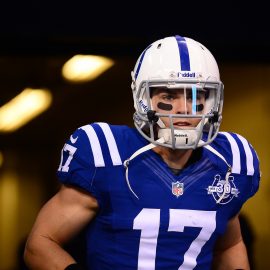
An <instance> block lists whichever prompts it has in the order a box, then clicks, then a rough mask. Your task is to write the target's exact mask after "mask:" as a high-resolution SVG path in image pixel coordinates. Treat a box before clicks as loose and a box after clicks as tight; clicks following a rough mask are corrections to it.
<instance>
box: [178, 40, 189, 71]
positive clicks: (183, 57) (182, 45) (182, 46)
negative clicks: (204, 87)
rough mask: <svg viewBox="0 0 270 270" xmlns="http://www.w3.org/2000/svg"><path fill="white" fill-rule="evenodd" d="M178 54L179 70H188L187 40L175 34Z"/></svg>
mask: <svg viewBox="0 0 270 270" xmlns="http://www.w3.org/2000/svg"><path fill="white" fill-rule="evenodd" d="M175 38H176V41H177V44H178V49H179V54H180V62H181V63H180V64H181V70H185V71H190V60H189V52H188V47H187V42H186V40H185V38H183V37H181V36H175Z"/></svg>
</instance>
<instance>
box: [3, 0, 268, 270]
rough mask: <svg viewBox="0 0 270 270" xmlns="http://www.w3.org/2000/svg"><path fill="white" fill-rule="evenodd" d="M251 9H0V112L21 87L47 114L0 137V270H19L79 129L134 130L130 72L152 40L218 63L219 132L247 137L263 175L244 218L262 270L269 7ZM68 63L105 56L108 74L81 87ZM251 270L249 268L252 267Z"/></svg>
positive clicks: (188, 4)
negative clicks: (47, 94)
mask: <svg viewBox="0 0 270 270" xmlns="http://www.w3.org/2000/svg"><path fill="white" fill-rule="evenodd" d="M264 5H265V4H264V3H260V2H258V1H256V2H251V3H250V4H248V3H246V2H241V1H240V2H239V1H237V2H236V1H219V2H217V1H215V2H210V1H200V2H196V1H171V2H168V1H167V2H164V1H163V2H160V3H157V2H151V1H144V2H143V3H139V2H133V1H125V2H124V3H121V2H117V1H110V2H105V1H99V2H94V1H88V2H83V1H76V2H75V1H74V2H70V3H69V2H59V1H58V2H57V1H55V2H54V3H50V2H48V1H46V2H45V1H41V2H40V1H35V2H32V1H20V2H19V1H9V2H6V3H2V4H1V9H0V106H2V105H4V104H5V103H6V102H8V101H9V100H11V99H12V98H13V97H15V96H16V95H17V94H19V93H20V92H21V91H22V90H23V89H24V88H25V87H33V88H40V87H45V88H47V89H49V90H50V91H51V93H52V95H53V102H52V106H51V107H50V108H49V109H48V110H47V111H45V112H44V113H43V114H41V115H39V116H38V117H36V118H35V119H33V120H32V121H31V122H29V123H28V124H27V125H25V126H23V127H21V128H20V129H18V130H16V131H15V132H13V133H0V153H1V156H2V164H1V162H0V269H1V270H10V269H23V268H22V266H20V264H19V262H20V261H21V260H20V255H18V254H21V250H22V249H21V247H23V245H24V240H25V237H26V236H27V234H28V233H29V230H30V228H31V226H32V224H33V222H34V219H35V216H36V214H37V212H38V210H39V209H40V207H41V206H42V204H43V203H44V202H45V201H46V200H47V199H48V198H50V197H51V196H52V195H53V194H54V193H55V192H56V191H57V188H58V182H57V179H56V176H55V172H56V170H57V167H58V164H59V161H60V151H61V148H62V146H63V144H64V142H65V140H66V139H67V138H68V137H69V135H70V134H71V133H72V132H73V131H74V130H75V129H76V128H77V127H79V126H81V125H85V124H87V123H90V122H97V121H104V122H109V123H113V124H126V125H130V126H132V125H133V123H132V115H133V101H132V95H131V89H130V83H131V81H130V72H131V70H132V68H133V66H134V64H135V61H136V60H137V57H138V56H139V54H140V53H141V52H142V51H143V50H144V48H145V47H147V46H148V45H149V44H150V43H152V42H153V41H155V40H157V39H159V38H163V37H165V36H170V35H176V34H178V35H182V36H187V37H191V38H193V39H195V40H197V41H199V42H201V43H202V44H204V45H205V46H206V47H207V48H208V49H209V50H210V51H211V52H212V53H213V55H214V56H215V57H216V60H217V62H218V63H219V66H220V71H221V79H222V81H223V82H224V84H225V108H224V121H223V125H222V129H223V130H228V131H235V132H238V133H240V134H242V135H243V136H245V137H246V138H247V139H248V140H249V141H251V143H252V144H253V146H254V147H255V148H256V150H257V152H258V154H259V156H260V159H261V162H262V165H261V167H262V171H263V181H262V185H261V189H260V192H259V193H258V194H257V195H256V197H254V199H252V200H250V201H249V202H248V203H247V205H246V206H245V207H244V209H243V214H244V215H245V216H246V218H247V220H249V223H250V227H251V228H252V229H253V232H252V239H253V240H254V241H253V242H252V243H253V245H254V248H253V249H252V250H253V252H252V254H254V257H255V262H254V264H255V265H256V269H268V268H269V267H270V265H269V261H268V260H267V252H268V251H267V248H266V247H267V246H269V244H270V232H269V224H270V222H269V220H270V214H269V211H268V210H267V209H266V208H267V205H268V204H269V200H270V199H269V198H270V190H269V185H267V184H264V183H266V182H267V180H268V179H269V172H268V170H267V169H268V164H269V159H270V157H269V150H268V149H269V142H268V140H267V136H266V134H267V131H268V130H269V118H270V112H269V101H270V94H269V85H268V80H269V77H270V29H269V22H268V20H269V19H268V17H269V15H268V8H267V7H266V6H264ZM75 54H94V55H103V56H107V57H110V58H111V59H113V60H114V61H115V65H114V66H113V67H112V68H110V69H109V70H107V71H106V72H105V73H104V74H102V76H100V77H98V78H97V79H95V80H94V81H91V82H87V83H77V84H76V83H70V82H68V81H66V80H65V79H64V78H63V77H62V75H61V68H62V66H63V64H64V63H65V62H66V61H67V60H68V59H69V58H70V57H72V56H73V55H75ZM254 269H255V266H254Z"/></svg>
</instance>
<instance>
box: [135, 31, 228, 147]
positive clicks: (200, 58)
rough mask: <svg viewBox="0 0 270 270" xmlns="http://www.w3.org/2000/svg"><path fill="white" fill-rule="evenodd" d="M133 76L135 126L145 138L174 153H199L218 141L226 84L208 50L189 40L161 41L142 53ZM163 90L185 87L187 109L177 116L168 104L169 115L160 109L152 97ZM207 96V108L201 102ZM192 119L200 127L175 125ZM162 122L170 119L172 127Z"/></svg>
mask: <svg viewBox="0 0 270 270" xmlns="http://www.w3.org/2000/svg"><path fill="white" fill-rule="evenodd" d="M131 76H132V84H131V88H132V91H133V99H134V107H135V113H134V124H135V127H136V128H137V129H138V131H139V132H140V133H141V135H142V136H143V137H144V138H146V139H147V140H148V141H150V142H151V143H154V144H155V145H162V146H166V147H170V148H173V149H195V148H197V147H201V146H203V145H207V144H209V143H210V142H212V141H213V140H214V138H215V137H216V135H217V133H218V130H219V127H220V123H221V119H222V106H223V84H222V82H221V81H220V76H219V69H218V65H217V63H216V60H215V58H214V57H213V55H212V54H211V53H210V51H209V50H208V49H207V48H206V47H204V46H203V45H202V44H200V43H199V42H197V41H195V40H193V39H190V38H187V37H181V36H172V37H166V38H164V39H160V40H158V41H155V42H153V43H152V44H151V45H150V46H148V47H147V48H146V49H145V50H144V51H143V52H142V53H141V55H140V57H139V59H138V60H137V62H136V65H135V67H134V70H133V71H132V72H131ZM160 88H161V89H164V88H165V89H170V91H174V90H177V91H179V89H181V90H180V91H182V92H181V93H182V94H183V95H184V97H185V104H186V106H185V109H184V111H182V112H181V113H172V112H170V111H172V110H171V108H172V106H171V105H169V106H168V104H163V105H162V106H163V108H164V110H165V112H166V113H164V110H163V113H160V111H159V112H158V111H157V110H155V108H153V104H152V93H153V89H160ZM166 91H168V90H166ZM201 93H204V101H203V103H202V104H200V103H201V101H198V100H199V98H198V97H199V96H200V95H201ZM166 117H167V118H166ZM190 118H193V119H194V118H195V119H197V120H198V121H197V123H198V124H197V125H196V126H185V127H184V126H183V127H181V126H177V125H175V123H176V122H177V121H178V122H179V121H186V120H181V119H190ZM162 119H168V121H166V122H167V123H169V124H167V125H165V124H164V121H162ZM161 138H163V139H161Z"/></svg>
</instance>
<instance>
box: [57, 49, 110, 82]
mask: <svg viewBox="0 0 270 270" xmlns="http://www.w3.org/2000/svg"><path fill="white" fill-rule="evenodd" d="M113 65H114V61H113V60H112V59H110V58H107V57H104V56H98V55H80V54H78V55H75V56H73V57H72V58H71V59H69V60H68V61H67V62H66V63H65V64H64V65H63V68H62V75H63V77H64V78H65V79H67V80H68V81H71V82H86V81H91V80H94V79H95V78H97V77H98V76H99V75H101V74H102V73H103V72H105V71H106V70H107V69H109V68H110V67H112V66H113Z"/></svg>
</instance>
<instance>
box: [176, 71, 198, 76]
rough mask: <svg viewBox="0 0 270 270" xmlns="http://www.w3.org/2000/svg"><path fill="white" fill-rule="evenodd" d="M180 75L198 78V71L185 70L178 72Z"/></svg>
mask: <svg viewBox="0 0 270 270" xmlns="http://www.w3.org/2000/svg"><path fill="white" fill-rule="evenodd" d="M178 77H182V78H196V77H197V76H196V73H195V72H188V71H184V72H178Z"/></svg>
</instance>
